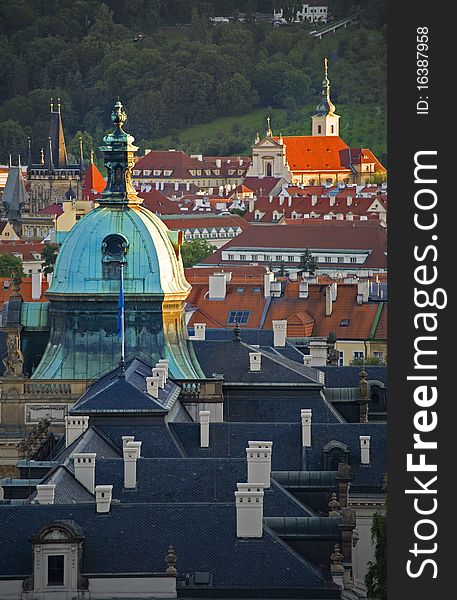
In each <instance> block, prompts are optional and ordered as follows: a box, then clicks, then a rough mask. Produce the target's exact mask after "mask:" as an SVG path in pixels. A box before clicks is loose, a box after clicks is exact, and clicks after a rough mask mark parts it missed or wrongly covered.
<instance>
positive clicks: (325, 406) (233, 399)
mask: <svg viewBox="0 0 457 600" xmlns="http://www.w3.org/2000/svg"><path fill="white" fill-rule="evenodd" d="M302 408H310V409H311V410H312V411H313V421H314V422H315V423H342V422H344V419H343V418H342V417H341V415H340V414H339V413H338V412H337V411H336V409H335V408H333V406H332V405H331V404H329V403H328V402H326V401H325V400H323V399H322V398H321V397H320V396H318V397H307V396H305V395H301V396H295V397H293V396H290V395H284V394H277V393H276V394H268V395H267V394H266V393H265V394H262V393H256V394H255V395H254V394H249V396H244V395H243V396H241V395H240V394H239V393H237V392H231V391H228V390H227V391H225V415H226V416H225V418H226V420H227V421H238V422H253V423H255V422H267V423H294V422H297V423H298V422H300V410H301V409H302Z"/></svg>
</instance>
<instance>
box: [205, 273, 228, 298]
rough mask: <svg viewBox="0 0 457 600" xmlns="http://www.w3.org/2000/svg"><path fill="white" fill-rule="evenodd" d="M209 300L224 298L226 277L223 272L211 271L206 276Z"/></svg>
mask: <svg viewBox="0 0 457 600" xmlns="http://www.w3.org/2000/svg"><path fill="white" fill-rule="evenodd" d="M208 284H209V294H208V298H209V299H210V300H224V299H225V295H226V293H227V279H226V277H225V274H224V273H213V274H212V275H210V276H209V277H208Z"/></svg>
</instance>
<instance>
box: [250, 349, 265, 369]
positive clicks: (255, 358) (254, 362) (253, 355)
mask: <svg viewBox="0 0 457 600" xmlns="http://www.w3.org/2000/svg"><path fill="white" fill-rule="evenodd" d="M261 366H262V354H261V353H260V352H249V370H250V371H251V373H252V372H254V371H260V369H261Z"/></svg>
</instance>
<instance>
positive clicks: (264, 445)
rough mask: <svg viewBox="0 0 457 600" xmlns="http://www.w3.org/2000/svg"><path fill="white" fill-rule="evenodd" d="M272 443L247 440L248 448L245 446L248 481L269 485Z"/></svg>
mask: <svg viewBox="0 0 457 600" xmlns="http://www.w3.org/2000/svg"><path fill="white" fill-rule="evenodd" d="M272 445H273V442H249V448H246V457H247V463H248V483H262V484H263V487H264V488H269V487H270V475H271V452H272Z"/></svg>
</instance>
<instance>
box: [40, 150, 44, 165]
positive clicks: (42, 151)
mask: <svg viewBox="0 0 457 600" xmlns="http://www.w3.org/2000/svg"><path fill="white" fill-rule="evenodd" d="M40 164H42V165H44V148H41V150H40Z"/></svg>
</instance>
